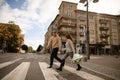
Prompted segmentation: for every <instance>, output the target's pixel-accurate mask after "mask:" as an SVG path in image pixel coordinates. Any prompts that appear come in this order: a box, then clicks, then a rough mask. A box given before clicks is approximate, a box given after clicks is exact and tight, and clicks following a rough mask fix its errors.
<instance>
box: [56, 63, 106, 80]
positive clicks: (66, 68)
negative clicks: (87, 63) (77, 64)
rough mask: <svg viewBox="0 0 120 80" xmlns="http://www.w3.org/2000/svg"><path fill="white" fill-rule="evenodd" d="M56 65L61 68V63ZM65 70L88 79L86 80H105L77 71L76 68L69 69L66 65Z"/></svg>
mask: <svg viewBox="0 0 120 80" xmlns="http://www.w3.org/2000/svg"><path fill="white" fill-rule="evenodd" d="M54 64H56V65H57V66H59V63H54ZM64 69H65V70H67V71H69V72H71V73H75V74H77V75H78V76H80V77H82V78H83V79H86V80H104V79H103V78H100V77H97V76H94V75H92V74H89V73H87V72H84V71H76V69H75V68H72V67H69V66H66V65H65V66H64Z"/></svg>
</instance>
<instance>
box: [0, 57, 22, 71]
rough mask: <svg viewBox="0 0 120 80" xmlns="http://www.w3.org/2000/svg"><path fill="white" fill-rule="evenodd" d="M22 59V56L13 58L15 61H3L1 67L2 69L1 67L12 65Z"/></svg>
mask: <svg viewBox="0 0 120 80" xmlns="http://www.w3.org/2000/svg"><path fill="white" fill-rule="evenodd" d="M21 59H22V58H18V59H15V60H13V61H9V62H4V63H1V64H0V69H1V68H4V67H6V66H8V65H10V64H13V63H15V62H17V61H19V60H21Z"/></svg>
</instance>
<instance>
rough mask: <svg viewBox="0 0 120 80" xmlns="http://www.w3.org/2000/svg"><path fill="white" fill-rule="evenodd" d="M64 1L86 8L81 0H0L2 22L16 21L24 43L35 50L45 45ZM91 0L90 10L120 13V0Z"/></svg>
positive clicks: (113, 13)
mask: <svg viewBox="0 0 120 80" xmlns="http://www.w3.org/2000/svg"><path fill="white" fill-rule="evenodd" d="M62 1H69V2H75V3H78V6H77V7H78V9H81V10H86V7H84V4H82V3H79V0H0V23H8V22H9V21H14V22H15V24H17V25H19V26H20V28H21V30H22V34H24V35H25V37H24V40H25V41H24V43H25V44H26V45H28V46H32V47H33V49H34V50H36V49H37V48H38V46H39V45H40V44H41V45H44V40H45V33H46V32H47V29H48V27H49V25H50V23H51V22H52V21H53V20H54V18H55V17H56V15H57V14H58V8H59V6H60V4H61V2H62ZM92 1H93V0H89V11H92V12H97V13H105V14H112V15H119V14H120V5H119V3H120V0H99V2H98V3H93V2H92Z"/></svg>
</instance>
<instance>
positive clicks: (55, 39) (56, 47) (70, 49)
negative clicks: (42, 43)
mask: <svg viewBox="0 0 120 80" xmlns="http://www.w3.org/2000/svg"><path fill="white" fill-rule="evenodd" d="M65 37H66V44H65V45H66V48H65V50H66V53H65V55H64V57H63V59H60V58H59V57H58V56H57V54H58V51H61V40H60V37H59V36H58V35H57V32H56V31H53V32H52V37H51V38H50V40H49V42H48V45H47V48H49V47H50V45H51V46H52V53H51V56H50V66H49V67H48V68H52V65H53V60H54V58H55V59H56V60H57V61H59V62H60V63H61V64H60V67H59V68H56V69H57V70H59V71H62V68H63V67H64V64H65V59H66V58H67V57H69V56H70V57H71V59H72V58H73V54H75V48H74V44H73V41H72V38H71V36H70V35H69V34H66V35H65ZM80 69H81V66H80V64H77V69H76V70H80Z"/></svg>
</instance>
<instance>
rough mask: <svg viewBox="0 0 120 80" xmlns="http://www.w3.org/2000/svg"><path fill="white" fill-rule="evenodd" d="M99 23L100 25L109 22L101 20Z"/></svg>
mask: <svg viewBox="0 0 120 80" xmlns="http://www.w3.org/2000/svg"><path fill="white" fill-rule="evenodd" d="M99 22H100V24H107V22H108V20H105V19H100V20H99Z"/></svg>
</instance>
